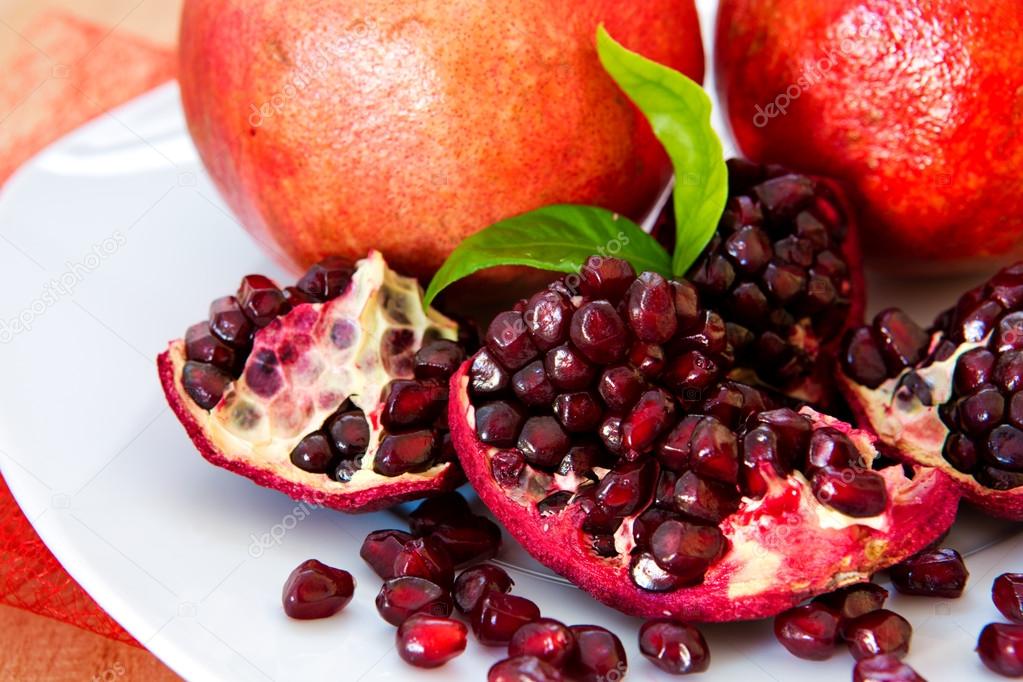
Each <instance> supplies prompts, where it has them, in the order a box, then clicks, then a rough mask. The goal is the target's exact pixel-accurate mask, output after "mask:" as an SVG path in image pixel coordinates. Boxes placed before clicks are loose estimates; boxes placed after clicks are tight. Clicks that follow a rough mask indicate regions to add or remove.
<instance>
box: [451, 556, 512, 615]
mask: <svg viewBox="0 0 1023 682" xmlns="http://www.w3.org/2000/svg"><path fill="white" fill-rule="evenodd" d="M514 584H515V582H514V581H513V580H512V579H511V577H510V576H509V575H508V573H507V572H505V570H504V569H502V568H499V567H497V566H494V565H493V564H482V565H480V566H474V567H472V568H469V569H466V570H464V571H462V572H461V573H460V574H459V575H458V578H457V579H456V580H455V586H454V588H453V589H452V594H453V595H454V598H455V608H457V609H458V610H459V611H460V612H462V613H464V614H467V615H469V616H471V617H472V618H473V619H475V616H476V614H477V613H478V611H479V607H480V605H481V604H482V602H483V598H484V597H486V596H487V595H488V594H490V593H491V592H501V593H506V592H508V591H510V590H511V588H512V585H514Z"/></svg>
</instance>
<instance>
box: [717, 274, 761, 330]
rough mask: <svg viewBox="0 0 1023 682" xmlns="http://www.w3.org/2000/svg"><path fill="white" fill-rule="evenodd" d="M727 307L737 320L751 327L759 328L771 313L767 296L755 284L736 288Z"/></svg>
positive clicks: (745, 283) (750, 283)
mask: <svg viewBox="0 0 1023 682" xmlns="http://www.w3.org/2000/svg"><path fill="white" fill-rule="evenodd" d="M727 305H728V311H729V312H730V313H731V314H732V316H733V317H734V318H735V319H736V320H738V321H739V322H742V323H743V324H746V325H749V326H751V327H759V326H760V325H761V324H763V320H764V318H765V317H767V315H768V314H769V313H770V303H769V302H768V301H767V296H765V295H764V292H763V290H761V288H760V287H759V286H757V285H756V284H755V283H754V282H744V283H743V284H740V285H739V286H737V287H735V291H733V292H732V295H731V298H730V299H729V300H728V304H727Z"/></svg>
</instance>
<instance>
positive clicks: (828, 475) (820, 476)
mask: <svg viewBox="0 0 1023 682" xmlns="http://www.w3.org/2000/svg"><path fill="white" fill-rule="evenodd" d="M810 483H811V486H812V488H813V494H814V496H815V497H816V498H817V499H818V500H820V501H821V502H823V503H824V504H826V505H828V506H829V507H831V508H832V509H834V510H836V511H838V512H841V513H843V514H845V515H846V516H852V517H854V518H866V517H870V516H877V515H878V514H880V513H882V512H884V510H885V508H886V507H887V506H888V490H887V488H885V481H884V477H883V476H881V474H879V473H877V472H876V471H870V470H863V469H857V470H853V469H845V470H839V469H833V468H831V467H827V468H824V469H821V470H820V471H818V472H817V473H815V474H814V475H813V478H812V479H811V481H810Z"/></svg>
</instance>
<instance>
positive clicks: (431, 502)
mask: <svg viewBox="0 0 1023 682" xmlns="http://www.w3.org/2000/svg"><path fill="white" fill-rule="evenodd" d="M471 514H472V512H471V510H470V509H469V503H468V502H466V501H465V498H464V497H462V496H461V495H460V494H459V493H457V492H454V491H452V492H446V493H441V494H440V495H437V496H436V497H431V498H429V499H426V500H423V501H422V502H421V503H420V504H419V506H418V507H416V508H415V509H414V510H413V511H412V512H411V513H410V514H409V529H410V530H411V531H412V532H413V533H415V534H416V535H428V534H429V533H432V532H433V531H434V530H436V529H437V528H439V527H440V526H443V525H449V524H452V523H456V522H459V521H462V520H464V519H466V518H468V517H469V516H471Z"/></svg>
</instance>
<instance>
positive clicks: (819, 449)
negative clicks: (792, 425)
mask: <svg viewBox="0 0 1023 682" xmlns="http://www.w3.org/2000/svg"><path fill="white" fill-rule="evenodd" d="M863 466H864V463H863V462H862V461H861V458H860V453H859V451H857V450H856V446H855V445H853V442H852V440H850V438H849V436H847V435H845V434H844V433H842V432H841V431H839V430H838V429H834V428H831V427H824V428H821V429H817V430H815V431H814V432H813V435H812V436H811V437H810V449H809V452H808V453H807V457H806V467H805V469H806V472H807V473H808V474H812V473H813V472H815V471H817V470H818V469H823V468H825V467H832V468H835V469H846V468H848V467H859V468H862V467H863Z"/></svg>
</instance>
